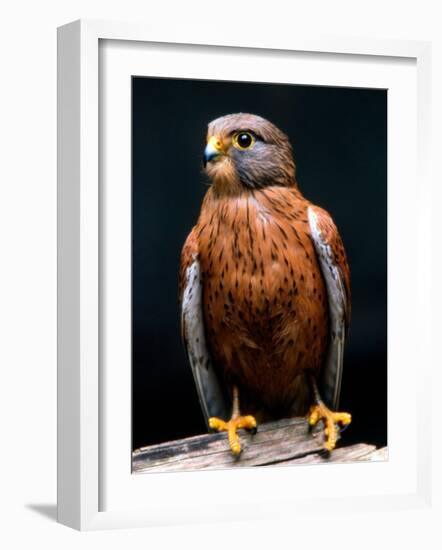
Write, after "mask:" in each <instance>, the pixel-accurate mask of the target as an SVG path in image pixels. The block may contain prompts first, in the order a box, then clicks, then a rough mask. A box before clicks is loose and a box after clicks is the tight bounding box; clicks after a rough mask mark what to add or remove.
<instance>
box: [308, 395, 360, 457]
mask: <svg viewBox="0 0 442 550" xmlns="http://www.w3.org/2000/svg"><path fill="white" fill-rule="evenodd" d="M307 418H308V423H309V424H310V426H312V427H313V426H315V425H316V424H317V423H318V422H319V421H320V420H323V422H324V434H325V444H324V447H325V448H326V450H327V451H332V450H333V449H334V448H335V447H336V442H337V440H338V430H337V427H336V425H337V424H341V426H347V425H348V424H350V422H351V414H349V413H346V412H333V411H331V410H330V409H329V408H328V407H326V406H325V405H324V403H318V404H316V405H313V406H312V407H311V408H310V411H309V413H308V417H307Z"/></svg>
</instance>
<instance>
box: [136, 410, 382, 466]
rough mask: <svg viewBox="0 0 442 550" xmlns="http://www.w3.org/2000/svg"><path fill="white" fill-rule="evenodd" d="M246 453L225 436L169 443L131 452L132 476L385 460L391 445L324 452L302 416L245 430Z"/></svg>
mask: <svg viewBox="0 0 442 550" xmlns="http://www.w3.org/2000/svg"><path fill="white" fill-rule="evenodd" d="M240 437H241V444H242V449H243V452H242V453H241V455H240V457H239V458H236V457H234V456H233V455H232V453H231V452H230V449H229V445H228V442H227V437H226V434H225V433H216V434H203V435H198V436H194V437H188V438H186V439H180V440H177V441H169V442H166V443H161V444H158V445H152V446H150V447H142V448H140V449H137V450H135V451H134V452H133V455H132V457H133V462H132V470H133V473H137V474H138V473H147V472H180V471H189V470H207V469H219V468H242V467H252V466H270V465H279V466H285V465H292V464H325V463H327V462H332V463H339V462H342V463H345V462H358V461H378V460H387V459H388V451H387V447H383V448H381V449H377V448H376V447H375V446H374V445H368V444H365V443H359V444H356V445H351V446H348V447H343V446H342V447H339V446H338V448H337V449H335V450H334V451H333V452H332V453H331V454H330V455H329V456H328V457H327V456H326V455H325V454H324V453H323V451H322V449H323V447H322V444H323V433H322V430H321V429H315V430H314V431H313V432H309V430H308V426H307V422H306V421H305V419H303V418H291V419H284V420H278V421H276V422H268V423H266V424H262V425H261V426H260V427H259V431H258V433H257V434H256V435H251V434H249V433H247V432H244V431H241V435H240Z"/></svg>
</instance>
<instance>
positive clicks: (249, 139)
mask: <svg viewBox="0 0 442 550" xmlns="http://www.w3.org/2000/svg"><path fill="white" fill-rule="evenodd" d="M203 171H204V172H205V174H206V177H207V178H208V180H209V181H208V183H209V186H208V189H207V192H206V194H205V196H204V199H203V201H202V204H201V209H200V213H199V217H198V219H197V221H196V224H195V225H194V227H193V228H192V230H191V231H190V233H189V235H188V237H187V239H186V241H185V243H184V246H183V248H182V252H181V259H180V269H179V297H180V304H181V308H180V309H181V332H182V339H183V342H184V346H185V349H186V351H187V357H188V360H189V363H190V366H191V369H192V372H193V376H194V380H195V384H196V388H197V393H198V396H199V401H200V405H201V408H202V411H203V414H204V417H205V420H206V424H207V427H208V429H209V430H211V431H218V432H227V439H228V443H229V446H230V450H231V452H232V454H233V455H235V456H237V457H239V455H240V454H241V452H242V445H241V439H240V434H239V433H238V431H239V430H241V429H245V430H249V431H251V432H252V433H254V432H256V430H257V426H258V424H260V423H263V422H267V421H271V420H277V419H282V418H292V417H295V416H305V417H306V419H307V422H308V425H309V426H310V428H311V429H312V428H313V426H315V425H316V424H318V423H319V422H320V421H322V426H323V429H324V430H323V431H324V438H323V440H324V443H323V446H324V452H326V453H330V452H331V451H332V450H333V449H334V448H335V446H336V443H337V440H338V437H339V430H340V428H342V427H343V426H347V425H348V424H350V422H351V414H350V413H347V412H339V411H337V409H338V404H339V395H340V388H341V380H342V370H343V358H344V345H345V340H346V336H347V333H348V325H349V320H350V310H351V291H350V271H349V266H348V262H347V258H346V253H345V249H344V246H343V242H342V239H341V236H340V234H339V232H338V229H337V227H336V225H335V223H334V221H333V219H332V217H331V215H330V214H329V213H328V212H327V211H326V210H324V209H323V208H321V207H319V206H317V205H315V204H313V203H312V202H310V201H309V200H307V199H306V198H305V197H304V195H303V194H302V192H301V190H300V187H299V184H298V180H297V175H296V165H295V161H294V156H293V149H292V146H291V143H290V140H289V138H288V137H287V135H286V134H285V133H284V132H283V131H282V130H280V129H279V128H278V127H277V126H276V125H274V124H273V123H272V122H270V121H269V120H266V119H265V118H263V117H261V116H258V115H254V114H249V113H236V114H228V115H225V116H221V117H219V118H217V119H215V120H213V121H212V122H210V123H209V124H208V128H207V139H206V145H205V149H204V156H203Z"/></svg>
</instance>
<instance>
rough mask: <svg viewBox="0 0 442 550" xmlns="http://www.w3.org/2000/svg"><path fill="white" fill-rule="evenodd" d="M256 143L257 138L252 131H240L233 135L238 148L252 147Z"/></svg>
mask: <svg viewBox="0 0 442 550" xmlns="http://www.w3.org/2000/svg"><path fill="white" fill-rule="evenodd" d="M254 143H255V138H254V137H253V135H252V134H251V133H250V132H238V133H237V134H235V135H234V136H233V144H234V145H235V147H237V148H238V149H250V147H252V145H253V144H254Z"/></svg>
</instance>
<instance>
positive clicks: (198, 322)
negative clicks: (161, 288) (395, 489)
mask: <svg viewBox="0 0 442 550" xmlns="http://www.w3.org/2000/svg"><path fill="white" fill-rule="evenodd" d="M180 302H181V335H182V339H183V342H184V346H185V348H186V352H187V357H188V359H189V363H190V366H191V368H192V372H193V377H194V380H195V385H196V388H197V391H198V397H199V400H200V405H201V408H202V410H203V413H204V416H205V420H206V423H207V420H208V418H210V417H211V416H218V417H220V418H227V417H228V401H227V399H226V397H225V395H224V392H223V389H222V386H221V384H220V381H219V379H218V376H217V374H216V372H215V369H214V367H213V364H212V360H211V358H210V353H209V350H208V347H207V342H206V332H205V327H204V314H203V285H202V277H201V269H200V263H199V260H198V241H197V238H196V232H195V229H194V230H193V231H192V232H191V233H190V235H189V236H188V238H187V240H186V243H185V244H184V247H183V251H182V253H181V269H180Z"/></svg>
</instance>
